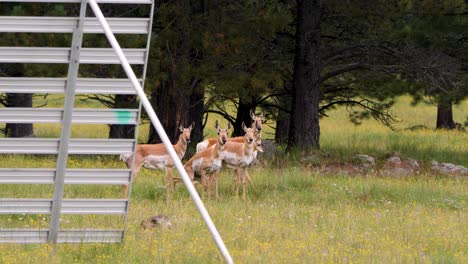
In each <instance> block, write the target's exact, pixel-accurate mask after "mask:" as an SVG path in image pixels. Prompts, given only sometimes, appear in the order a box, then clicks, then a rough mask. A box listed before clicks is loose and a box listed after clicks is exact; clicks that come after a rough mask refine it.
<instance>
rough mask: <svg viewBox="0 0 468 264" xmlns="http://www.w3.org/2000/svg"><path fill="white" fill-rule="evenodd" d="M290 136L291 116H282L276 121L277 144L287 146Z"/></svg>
mask: <svg viewBox="0 0 468 264" xmlns="http://www.w3.org/2000/svg"><path fill="white" fill-rule="evenodd" d="M288 134H289V115H286V114H284V115H280V116H279V117H278V120H276V128H275V142H276V144H286V143H287V142H288Z"/></svg>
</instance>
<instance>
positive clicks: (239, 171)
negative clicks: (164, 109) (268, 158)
mask: <svg viewBox="0 0 468 264" xmlns="http://www.w3.org/2000/svg"><path fill="white" fill-rule="evenodd" d="M250 116H251V118H252V125H251V127H246V126H245V124H244V123H242V128H243V129H244V132H245V135H244V136H243V137H234V138H229V137H228V132H229V129H230V124H228V125H227V127H226V128H225V129H223V128H221V127H220V126H219V124H218V121H216V123H215V128H216V129H217V131H218V136H217V137H215V138H209V139H205V140H204V141H202V142H200V143H198V144H197V153H196V154H195V155H194V156H193V157H192V158H191V159H190V160H189V161H187V163H186V164H185V165H184V168H185V170H186V171H187V174H188V175H189V177H190V179H191V180H192V181H194V179H195V174H197V175H199V176H200V179H201V185H202V194H204V193H205V192H207V193H208V196H210V195H211V194H212V191H213V188H215V195H216V197H217V196H218V187H217V186H218V182H217V179H218V175H219V171H220V170H221V168H222V167H223V164H224V165H225V166H226V167H229V168H232V169H234V170H235V187H236V193H237V195H238V194H239V187H240V185H241V184H242V190H243V193H242V195H243V198H244V199H246V188H247V181H249V182H250V183H251V184H252V180H251V178H250V176H249V174H248V172H247V167H249V166H250V165H251V164H252V163H253V162H254V161H255V160H256V158H257V152H258V151H260V152H263V149H262V147H261V143H262V142H261V135H262V134H261V132H262V124H263V122H264V115H263V113H262V114H261V115H258V116H256V115H255V114H254V113H253V112H250ZM192 128H193V126H192V125H190V126H189V127H188V128H184V127H182V126H180V128H179V129H180V131H181V132H182V133H181V134H180V136H179V140H178V141H177V143H176V144H175V145H174V149H175V151H176V153H177V155H178V156H179V158H180V159H182V158H183V157H184V155H185V152H186V150H187V144H188V143H190V133H191V131H192ZM134 154H135V157H133V155H134ZM134 154H133V153H126V154H122V155H120V159H121V160H123V161H124V162H125V163H126V164H127V167H128V168H133V175H134V177H135V176H136V175H137V173H138V171H139V170H140V168H141V167H142V166H143V167H145V168H148V169H153V170H157V169H161V170H166V196H167V199H168V200H169V199H170V195H171V190H173V189H174V188H175V185H176V183H177V182H178V181H179V180H180V178H179V177H174V176H173V175H172V170H173V169H174V162H173V161H172V159H171V158H170V157H169V154H168V153H167V151H166V148H165V147H164V145H163V144H138V145H137V146H136V149H135V153H134ZM132 162H134V163H133V164H132ZM124 192H125V194H127V192H128V186H127V185H124Z"/></svg>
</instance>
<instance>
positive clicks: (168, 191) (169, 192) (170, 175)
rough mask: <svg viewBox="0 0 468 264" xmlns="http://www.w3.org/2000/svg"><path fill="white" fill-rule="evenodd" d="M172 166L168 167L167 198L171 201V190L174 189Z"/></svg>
mask: <svg viewBox="0 0 468 264" xmlns="http://www.w3.org/2000/svg"><path fill="white" fill-rule="evenodd" d="M172 186H173V184H172V168H170V167H166V200H167V201H169V200H170V199H171V191H172Z"/></svg>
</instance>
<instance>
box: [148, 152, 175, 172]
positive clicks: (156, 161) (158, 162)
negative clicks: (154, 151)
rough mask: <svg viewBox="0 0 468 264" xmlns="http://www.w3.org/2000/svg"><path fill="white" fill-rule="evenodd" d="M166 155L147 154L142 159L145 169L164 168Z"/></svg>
mask: <svg viewBox="0 0 468 264" xmlns="http://www.w3.org/2000/svg"><path fill="white" fill-rule="evenodd" d="M168 158H169V156H168V155H149V156H146V157H145V160H144V161H143V167H145V168H147V169H152V170H157V169H160V170H162V169H164V168H166V161H167V160H168Z"/></svg>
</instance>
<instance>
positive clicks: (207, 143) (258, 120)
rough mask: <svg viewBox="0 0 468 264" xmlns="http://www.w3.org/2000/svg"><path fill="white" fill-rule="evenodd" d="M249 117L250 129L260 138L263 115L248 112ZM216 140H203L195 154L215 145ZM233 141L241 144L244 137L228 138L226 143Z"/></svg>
mask: <svg viewBox="0 0 468 264" xmlns="http://www.w3.org/2000/svg"><path fill="white" fill-rule="evenodd" d="M250 117H251V118H252V126H251V127H252V128H254V129H255V131H257V133H259V134H260V137H261V131H262V124H263V122H264V115H263V113H262V114H261V115H258V116H256V115H255V113H254V112H253V111H252V110H250ZM216 141H217V139H216V138H209V139H205V140H203V141H202V142H200V143H198V144H197V152H200V151H203V150H205V149H207V148H209V147H211V146H213V145H215V144H216ZM230 141H234V142H239V143H242V142H244V137H233V138H228V142H230Z"/></svg>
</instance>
